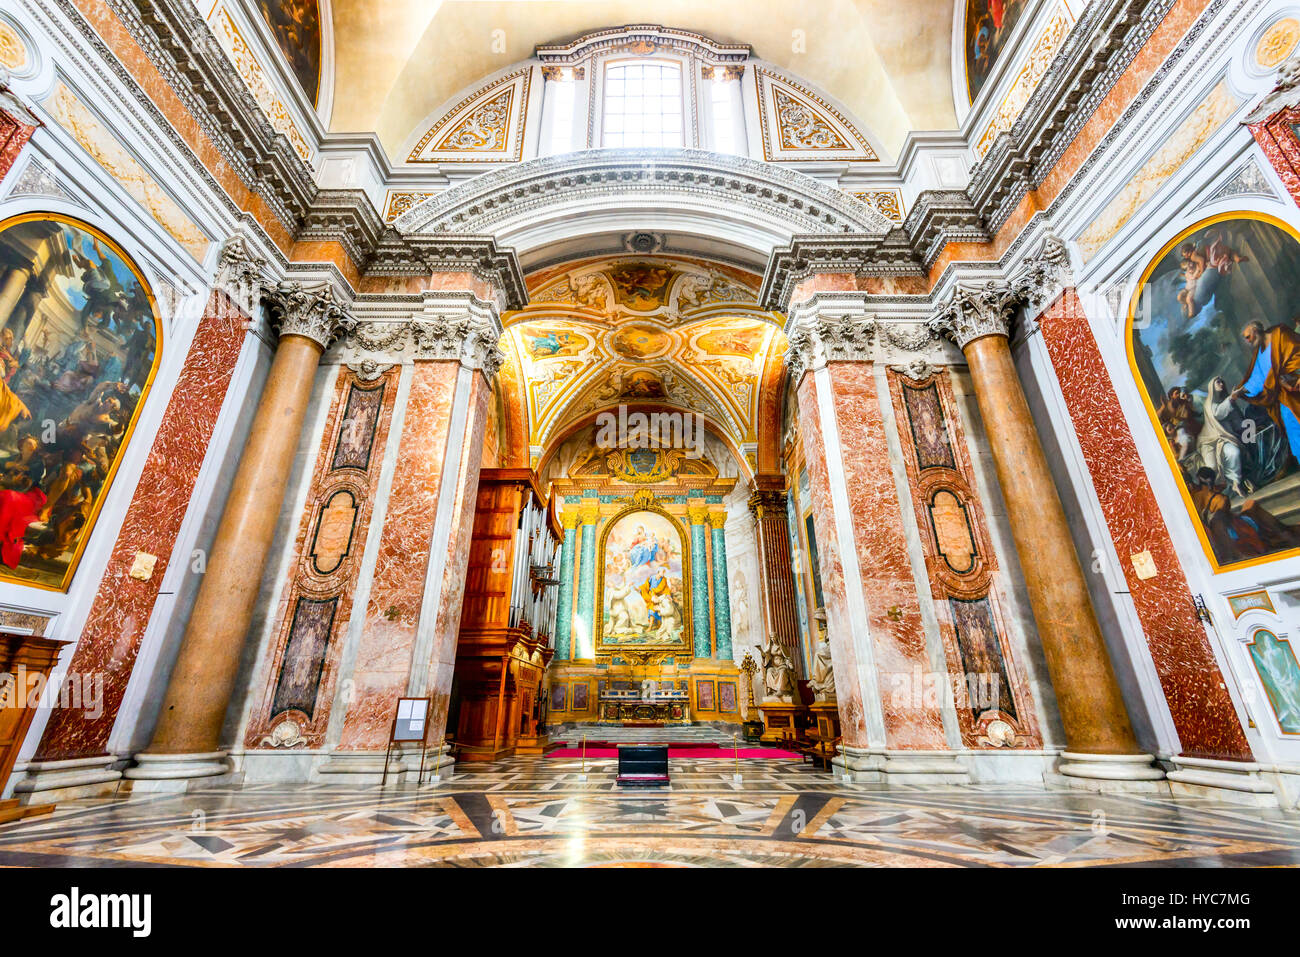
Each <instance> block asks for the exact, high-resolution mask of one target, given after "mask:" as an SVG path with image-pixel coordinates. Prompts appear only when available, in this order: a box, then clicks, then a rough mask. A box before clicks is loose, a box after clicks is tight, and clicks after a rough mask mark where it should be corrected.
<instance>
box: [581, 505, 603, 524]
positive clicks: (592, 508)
mask: <svg viewBox="0 0 1300 957" xmlns="http://www.w3.org/2000/svg"><path fill="white" fill-rule="evenodd" d="M578 515H579V516H580V517H581V519H582V524H583V525H595V524H596V522H598V521H600V506H599V505H583V506H581V507H580V508H579V509H578Z"/></svg>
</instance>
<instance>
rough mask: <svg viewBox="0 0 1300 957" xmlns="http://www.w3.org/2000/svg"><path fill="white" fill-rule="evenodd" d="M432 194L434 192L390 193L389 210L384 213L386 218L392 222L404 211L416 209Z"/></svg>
mask: <svg viewBox="0 0 1300 957" xmlns="http://www.w3.org/2000/svg"><path fill="white" fill-rule="evenodd" d="M432 195H433V193H389V194H388V212H386V213H385V214H384V219H385V220H386V221H387V222H390V223H391V222H392V221H393V220H395V219H396V218H397V217H398V216H401V215H402V214H403V213H405V212H409V211H410V210H412V209H415V207H417V206H419V205H420V204H421V203H423V202H424V201H425V200H426V199H428V198H429V197H430V196H432Z"/></svg>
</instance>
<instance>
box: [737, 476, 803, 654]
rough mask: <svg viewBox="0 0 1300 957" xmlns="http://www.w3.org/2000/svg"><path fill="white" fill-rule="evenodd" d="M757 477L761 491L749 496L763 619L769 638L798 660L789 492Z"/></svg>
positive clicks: (778, 479)
mask: <svg viewBox="0 0 1300 957" xmlns="http://www.w3.org/2000/svg"><path fill="white" fill-rule="evenodd" d="M762 478H763V477H762V476H760V477H759V478H757V479H755V484H756V485H758V489H757V491H755V492H754V494H753V495H751V496H750V497H749V510H750V512H751V513H752V514H753V516H754V520H755V522H757V523H758V529H757V532H758V534H757V538H758V554H759V567H760V568H761V569H762V572H763V574H762V581H763V621H764V623H765V624H766V626H767V628H766V632H767V634H766V635H765V636H764V639H765V640H766V638H769V637H771V638H775V639H776V640H777V641H778V642H779V643H780V644H782V645H784V646H785V647H786V648H789V649H790V655H791V657H792V658H793V659H794V660H796V661H798V660H800V659H801V658H802V655H800V654H798V653H797V652H796V649H797V648H798V646H799V609H798V604H797V603H798V597H797V593H796V592H795V587H794V564H793V561H792V558H791V555H790V519H789V513H788V506H787V503H786V495H785V492H784V491H782V490H781V489H780V488H779V487H778V488H773V487H770V486H766V485H765V484H763V483H762V481H761V480H762ZM767 479H768V481H769V482H771V483H773V484H776V483H780V482H781V477H780V476H768V477H767Z"/></svg>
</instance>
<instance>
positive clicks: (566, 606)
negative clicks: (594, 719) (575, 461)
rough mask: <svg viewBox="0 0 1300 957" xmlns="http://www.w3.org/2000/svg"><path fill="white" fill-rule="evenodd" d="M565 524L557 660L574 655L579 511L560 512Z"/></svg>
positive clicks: (557, 615)
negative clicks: (575, 573)
mask: <svg viewBox="0 0 1300 957" xmlns="http://www.w3.org/2000/svg"><path fill="white" fill-rule="evenodd" d="M560 524H561V525H563V526H564V544H562V545H561V546H560V594H559V598H558V599H557V601H556V606H555V660H556V661H568V660H569V659H570V658H571V657H572V636H573V552H574V546H575V541H574V539H575V538H577V525H578V513H577V512H575V511H574V510H573V509H567V510H566V511H564V512H562V513H560Z"/></svg>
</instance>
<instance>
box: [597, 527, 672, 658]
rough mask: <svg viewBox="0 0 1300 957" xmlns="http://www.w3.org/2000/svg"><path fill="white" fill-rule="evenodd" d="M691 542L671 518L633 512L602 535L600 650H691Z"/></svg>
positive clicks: (599, 613)
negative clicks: (689, 559)
mask: <svg viewBox="0 0 1300 957" xmlns="http://www.w3.org/2000/svg"><path fill="white" fill-rule="evenodd" d="M685 553H686V538H685V533H684V532H683V531H682V529H681V527H680V526H679V525H678V524H677V523H676V522H675V521H674V520H673V519H672V518H671V517H669V516H668V514H667V513H665V512H662V511H659V510H658V509H653V508H636V507H632V508H629V509H627V510H625V511H624V512H622V513H620V514H619V515H616V516H615V517H614V518H612V519H610V521H609V523H608V524H607V525H606V526H605V529H604V532H603V533H602V535H601V548H600V557H599V563H600V564H599V571H600V582H599V590H598V592H597V594H598V595H599V596H600V610H599V612H598V622H597V625H598V631H597V635H596V650H597V653H598V654H602V653H603V654H608V653H610V652H615V651H619V650H633V649H661V648H662V649H686V648H689V647H690V643H691V634H690V619H689V616H690V586H689V583H688V580H687V578H686V572H687V571H688V559H687V557H686V554H685Z"/></svg>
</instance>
